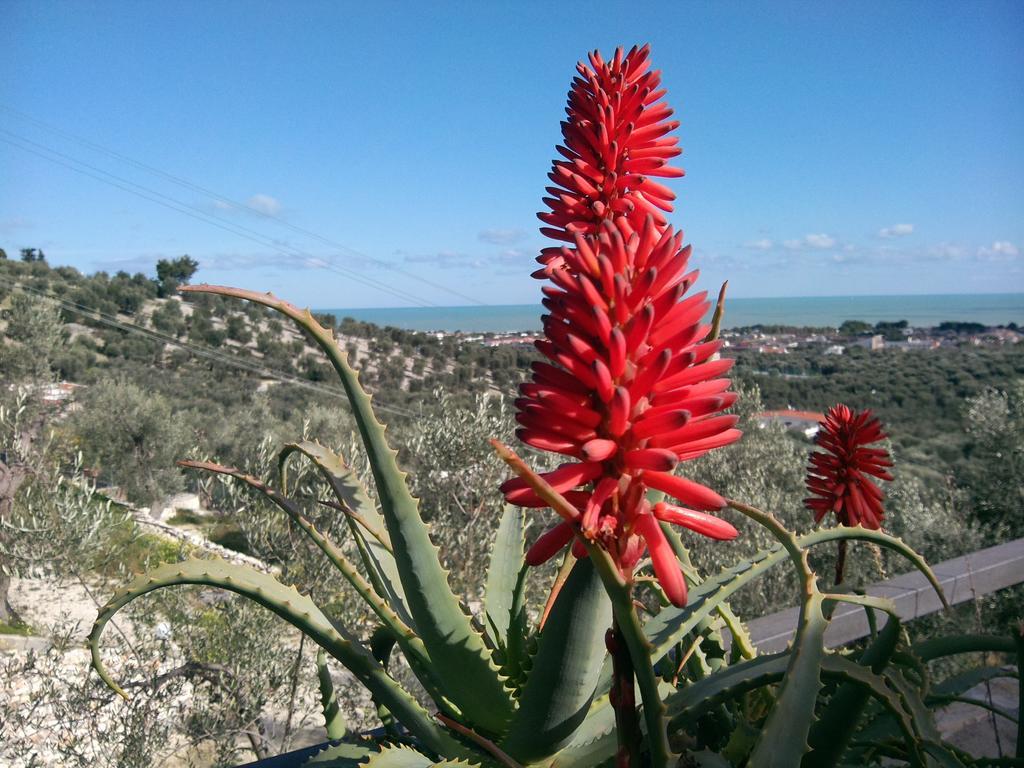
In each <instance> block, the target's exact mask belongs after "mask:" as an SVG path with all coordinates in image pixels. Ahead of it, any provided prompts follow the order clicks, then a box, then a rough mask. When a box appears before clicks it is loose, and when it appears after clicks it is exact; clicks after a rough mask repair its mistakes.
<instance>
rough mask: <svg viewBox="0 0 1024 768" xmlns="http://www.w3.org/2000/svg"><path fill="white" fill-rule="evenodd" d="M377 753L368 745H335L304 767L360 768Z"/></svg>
mask: <svg viewBox="0 0 1024 768" xmlns="http://www.w3.org/2000/svg"><path fill="white" fill-rule="evenodd" d="M374 752H376V749H374V748H371V747H370V746H369V745H366V744H334V745H331V746H329V747H326V748H325V749H323V750H321V751H320V752H317V753H316V754H315V755H313V757H311V758H309V760H307V761H306V762H304V763H303V764H302V765H303V766H307V765H312V766H316V768H359V764H360V763H361V762H362V761H363V760H365V759H366V758H368V757H369V756H370V755H371V754H373V753H374Z"/></svg>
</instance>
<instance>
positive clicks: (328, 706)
mask: <svg viewBox="0 0 1024 768" xmlns="http://www.w3.org/2000/svg"><path fill="white" fill-rule="evenodd" d="M316 677H317V681H318V682H319V683H320V708H321V709H322V710H323V713H324V728H325V729H326V730H327V738H328V739H330V740H331V741H334V740H335V739H342V738H344V737H345V734H346V733H347V732H348V725H347V724H346V723H345V716H344V715H343V714H341V709H339V707H338V697H337V696H336V695H335V693H334V680H332V679H331V670H330V669H328V668H327V654H326V652H325V651H324V649H323V648H320V649H319V650H318V651H317V653H316Z"/></svg>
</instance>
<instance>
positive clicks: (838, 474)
mask: <svg viewBox="0 0 1024 768" xmlns="http://www.w3.org/2000/svg"><path fill="white" fill-rule="evenodd" d="M885 437H886V435H885V434H884V433H883V432H882V425H881V423H880V422H879V420H878V419H877V418H876V417H875V416H874V415H873V414H872V413H871V411H869V410H866V411H861V412H860V413H854V412H853V411H852V410H850V409H849V408H848V407H846V406H845V405H841V404H840V405H835V406H833V407H832V408H831V409H829V412H828V413H827V414H826V415H825V418H824V419H823V420H822V421H821V425H820V428H819V430H818V435H817V438H816V439H815V443H816V444H817V445H818V447H819V448H821V449H823V450H821V451H816V452H814V453H811V456H810V465H809V466H808V468H807V489H808V490H809V491H810V492H811V494H813V495H812V496H811V497H809V498H808V499H806V500H805V501H804V503H805V504H806V505H807V507H808V508H809V509H811V510H813V511H814V519H815V522H821V520H822V518H824V517H825V515H827V514H828V513H829V512H835V513H836V519H837V520H838V521H839V523H840V524H841V525H863V526H864V527H865V528H872V529H875V530H877V529H878V528H880V527H881V524H882V519H883V517H884V515H885V510H884V508H883V505H882V501H883V499H884V494H883V493H882V490H881V488H879V487H878V485H877V484H876V483H875V481H873V480H872V479H871V478H870V477H868V475H871V476H873V477H877V478H879V479H881V480H892V475H890V474H889V473H888V472H887V471H886V468H887V467H891V466H892V461H891V460H890V459H889V452H888V451H886V450H885V449H884V448H868V447H867V446H869V445H870V444H872V443H876V442H878V441H879V440H882V439H884V438H885Z"/></svg>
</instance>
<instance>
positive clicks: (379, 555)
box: [277, 440, 416, 630]
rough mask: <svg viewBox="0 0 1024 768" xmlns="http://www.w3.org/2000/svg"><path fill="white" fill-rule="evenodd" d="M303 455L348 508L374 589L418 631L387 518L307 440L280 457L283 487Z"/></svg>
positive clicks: (334, 459)
mask: <svg viewBox="0 0 1024 768" xmlns="http://www.w3.org/2000/svg"><path fill="white" fill-rule="evenodd" d="M294 453H300V454H302V455H303V456H305V457H306V458H308V459H309V460H310V461H312V462H313V464H314V465H315V466H316V467H317V469H318V470H320V473H321V475H322V476H323V478H324V479H325V480H326V481H327V484H328V485H330V486H331V490H332V491H333V492H334V495H335V497H336V498H337V500H338V503H339V504H340V505H341V506H342V507H344V508H345V510H346V516H347V519H348V522H349V529H350V530H351V532H352V536H353V538H354V539H355V540H356V543H357V544H358V545H359V551H360V554H361V556H362V559H363V566H364V567H365V568H366V571H367V573H368V574H369V576H370V580H371V581H372V582H373V585H374V588H375V589H376V590H377V591H378V592H379V593H380V594H381V595H382V596H383V597H384V598H385V599H386V600H387V602H388V605H390V606H391V607H392V608H393V609H394V611H395V613H397V614H398V615H399V616H400V617H401V618H402V621H404V622H405V623H406V624H408V625H409V626H410V627H411V628H413V629H414V630H415V628H416V624H415V622H414V621H413V619H412V617H411V616H410V615H409V611H408V609H407V608H406V599H405V592H404V590H403V589H402V581H401V579H400V578H399V576H398V566H397V564H396V563H395V556H394V553H393V550H392V548H391V542H390V540H389V539H388V535H387V528H386V525H385V523H384V517H383V516H382V515H381V513H380V511H379V510H378V509H377V506H376V505H375V504H374V503H373V501H372V500H371V499H370V496H369V494H368V493H367V492H366V489H365V488H363V485H362V483H361V482H360V481H359V477H358V476H357V475H356V473H355V471H354V470H353V469H352V468H351V467H349V466H347V465H346V464H345V462H344V461H343V460H342V458H341V456H339V455H338V454H336V453H334V451H331V450H330V449H328V448H325V447H324V446H322V445H320V444H319V443H316V442H312V441H308V440H304V441H301V442H298V443H289V444H288V445H286V446H285V447H284V448H283V449H281V452H280V453H279V454H278V457H277V464H278V470H279V473H280V475H281V485H282V487H285V485H286V482H287V474H286V473H287V468H288V464H287V462H288V459H289V458H290V457H291V456H292V454H294Z"/></svg>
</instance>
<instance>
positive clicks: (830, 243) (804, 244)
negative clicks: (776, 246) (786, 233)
mask: <svg viewBox="0 0 1024 768" xmlns="http://www.w3.org/2000/svg"><path fill="white" fill-rule="evenodd" d="M836 244H837V243H836V239H835V238H834V237H832V236H831V235H826V234H823V233H822V234H813V233H812V234H809V235H804V236H803V237H801V238H797V239H795V240H783V241H782V246H783V247H784V248H787V249H789V250H791V251H799V250H802V249H804V248H811V249H814V250H819V251H821V250H828V249H829V248H835V247H836Z"/></svg>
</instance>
